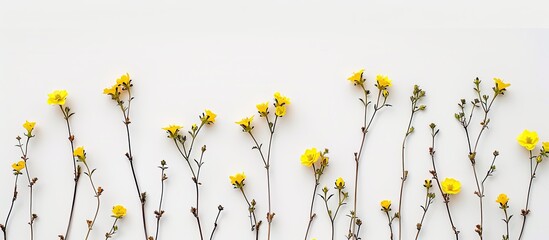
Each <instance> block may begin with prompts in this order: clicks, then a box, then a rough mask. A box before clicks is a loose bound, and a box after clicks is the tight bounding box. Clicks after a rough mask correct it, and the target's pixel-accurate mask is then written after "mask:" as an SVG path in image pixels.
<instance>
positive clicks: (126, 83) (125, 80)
mask: <svg viewBox="0 0 549 240" xmlns="http://www.w3.org/2000/svg"><path fill="white" fill-rule="evenodd" d="M116 85H118V86H120V87H122V90H128V89H130V88H131V87H132V86H133V85H132V80H131V79H130V74H128V73H126V74H124V75H122V76H120V77H119V78H118V79H116Z"/></svg>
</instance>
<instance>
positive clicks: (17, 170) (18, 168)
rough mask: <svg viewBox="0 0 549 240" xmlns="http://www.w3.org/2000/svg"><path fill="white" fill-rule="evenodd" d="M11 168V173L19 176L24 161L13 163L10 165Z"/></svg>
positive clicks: (23, 166)
mask: <svg viewBox="0 0 549 240" xmlns="http://www.w3.org/2000/svg"><path fill="white" fill-rule="evenodd" d="M11 167H12V168H13V171H14V173H13V174H15V175H18V174H21V170H23V169H24V168H25V161H23V160H20V161H19V162H15V163H13V164H12V165H11Z"/></svg>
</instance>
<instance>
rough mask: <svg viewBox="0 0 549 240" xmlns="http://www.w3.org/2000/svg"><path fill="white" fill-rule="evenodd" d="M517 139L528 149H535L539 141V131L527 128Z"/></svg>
mask: <svg viewBox="0 0 549 240" xmlns="http://www.w3.org/2000/svg"><path fill="white" fill-rule="evenodd" d="M517 141H518V143H519V144H520V145H521V146H523V147H524V148H526V150H529V151H531V150H534V148H535V147H536V145H537V144H538V141H539V137H538V133H537V132H535V131H529V130H527V129H526V130H524V131H522V133H521V134H520V135H519V136H518V137H517Z"/></svg>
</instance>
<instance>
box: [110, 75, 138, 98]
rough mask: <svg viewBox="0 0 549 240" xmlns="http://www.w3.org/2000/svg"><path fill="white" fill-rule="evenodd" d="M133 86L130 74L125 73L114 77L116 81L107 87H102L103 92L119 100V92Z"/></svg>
mask: <svg viewBox="0 0 549 240" xmlns="http://www.w3.org/2000/svg"><path fill="white" fill-rule="evenodd" d="M132 86H133V84H132V80H131V78H130V74H128V73H126V74H124V75H122V76H120V77H119V78H118V79H116V83H115V84H114V85H112V86H111V87H109V88H105V89H103V94H106V95H110V96H111V97H112V99H113V100H116V101H120V93H122V91H126V90H130V88H131V87H132Z"/></svg>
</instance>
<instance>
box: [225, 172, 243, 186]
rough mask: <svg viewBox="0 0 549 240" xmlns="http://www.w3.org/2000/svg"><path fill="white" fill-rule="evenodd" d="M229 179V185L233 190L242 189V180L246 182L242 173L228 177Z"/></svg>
mask: <svg viewBox="0 0 549 240" xmlns="http://www.w3.org/2000/svg"><path fill="white" fill-rule="evenodd" d="M229 179H230V180H231V184H232V185H233V186H234V188H242V187H244V180H246V175H245V174H244V172H242V173H237V174H235V175H233V176H229Z"/></svg>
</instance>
